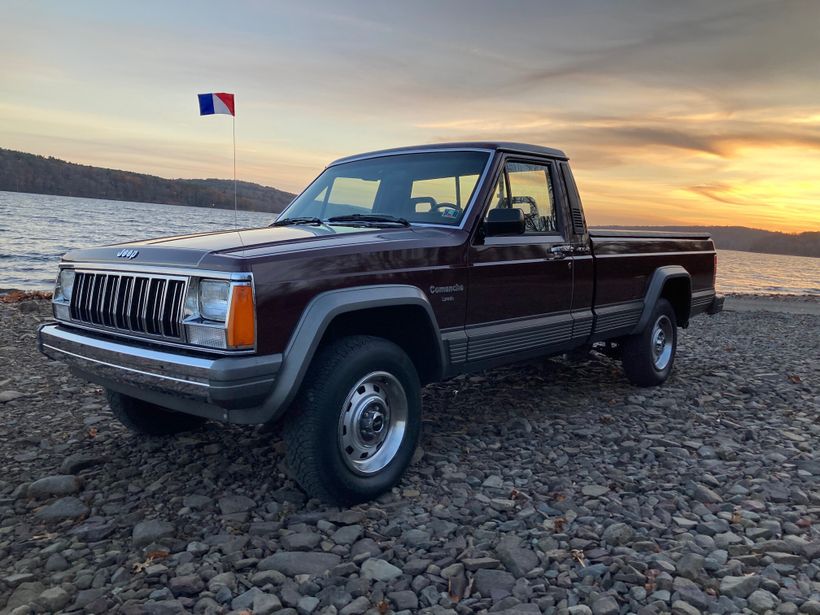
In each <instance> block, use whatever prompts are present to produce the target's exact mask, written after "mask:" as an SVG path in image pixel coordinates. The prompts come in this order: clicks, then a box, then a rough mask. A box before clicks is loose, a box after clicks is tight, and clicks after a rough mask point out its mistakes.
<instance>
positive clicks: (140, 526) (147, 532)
mask: <svg viewBox="0 0 820 615" xmlns="http://www.w3.org/2000/svg"><path fill="white" fill-rule="evenodd" d="M174 532H175V527H174V524H173V523H171V522H169V521H162V520H159V519H150V520H148V521H142V522H140V523H137V524H136V525H135V526H134V529H133V530H132V532H131V540H132V541H133V543H134V546H137V547H142V546H145V545H149V544H151V543H152V542H157V541H159V540H162V539H163V538H169V537H171V536H173V535H174Z"/></svg>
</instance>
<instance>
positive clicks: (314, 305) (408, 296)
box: [228, 284, 446, 424]
mask: <svg viewBox="0 0 820 615" xmlns="http://www.w3.org/2000/svg"><path fill="white" fill-rule="evenodd" d="M393 306H419V307H421V308H423V309H424V310H425V311H426V312H427V316H428V317H429V318H430V325H431V326H432V328H433V333H434V334H435V338H436V341H437V343H438V346H439V356H440V358H439V360H440V365H441V366H442V368H444V366H445V365H446V362H445V354H444V346H443V344H442V343H441V335H440V333H439V328H438V323H437V322H436V317H435V314H434V313H433V307H432V306H431V305H430V301H429V300H428V299H427V296H426V295H425V294H424V293H423V292H422V291H421V290H420V289H419V288H417V287H416V286H410V285H405V284H382V285H377V286H360V287H354V288H344V289H339V290H330V291H327V292H324V293H321V294H319V295H317V296H316V297H314V298H313V299H312V300H311V302H310V303H309V304H308V306H307V307H306V308H305V311H304V312H303V313H302V317H301V318H300V319H299V322H298V323H297V324H296V327H295V328H294V331H293V334H292V335H291V337H290V341H289V342H288V345H287V348H286V349H285V352H284V354H283V360H282V368H281V369H280V370H279V373H278V374H277V378H276V384H275V385H274V387H273V390H272V391H271V393H270V395H269V396H268V398H267V399H266V400H265V401H264V402H263V403H262V405H261V406H259V407H258V408H248V409H242V410H229V411H228V412H229V418H228V421H229V422H231V423H245V424H258V423H265V422H268V421H272V420H275V419H277V418H279V417H280V416H281V415H282V413H283V412H284V411H285V410H286V409H287V407H288V404H289V403H290V402H291V401H292V400H293V398H294V397H295V396H296V392H297V391H298V390H299V387H300V386H301V384H302V380H303V379H304V377H305V373H306V372H307V370H308V367H309V366H310V362H311V360H312V359H313V355H314V354H315V353H316V349H317V347H318V346H319V342H320V341H321V339H322V336H323V335H324V334H325V331H326V330H327V327H328V325H329V324H330V323H331V322H332V321H333V319H334V318H335V317H336V316H338V315H340V314H344V313H347V312H355V311H359V310H367V309H373V308H380V307H393Z"/></svg>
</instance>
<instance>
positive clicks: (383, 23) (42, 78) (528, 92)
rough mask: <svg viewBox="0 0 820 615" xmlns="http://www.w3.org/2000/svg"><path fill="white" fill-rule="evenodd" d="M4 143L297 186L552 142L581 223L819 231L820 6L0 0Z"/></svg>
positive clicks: (170, 171)
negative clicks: (572, 180)
mask: <svg viewBox="0 0 820 615" xmlns="http://www.w3.org/2000/svg"><path fill="white" fill-rule="evenodd" d="M3 21H4V27H3V36H2V37H0V84H2V89H0V92H2V96H0V147H6V148H10V149H18V150H23V151H29V152H33V153H37V154H42V155H50V156H56V157H59V158H63V159H67V160H71V161H73V162H80V163H85V164H93V165H99V166H106V167H112V168H120V169H127V170H134V171H140V172H146V173H152V174H157V175H161V176H164V177H229V176H230V174H231V126H230V120H229V119H228V118H227V117H225V116H216V117H206V118H200V117H198V115H197V103H196V94H197V93H199V92H212V91H228V92H235V93H236V95H237V121H236V132H237V157H238V168H239V177H240V179H246V180H249V181H255V182H259V183H262V184H266V185H272V186H276V187H278V188H282V189H285V190H290V191H294V192H296V191H299V190H301V189H302V188H303V187H304V186H305V185H306V183H307V182H308V181H309V180H310V179H312V178H313V177H314V176H315V175H316V174H318V172H319V171H320V170H321V168H322V167H323V166H324V164H326V163H327V162H329V161H330V160H332V159H334V158H337V157H340V156H343V155H347V154H351V153H355V152H358V151H365V150H372V149H380V148H384V147H394V146H400V145H410V144H416V143H425V142H439V141H454V140H514V141H524V142H530V143H538V144H543V145H550V146H553V147H558V148H561V149H563V150H565V151H566V152H567V153H568V154H569V156H570V158H571V159H572V163H573V165H574V169H575V173H576V175H577V177H578V181H579V184H580V188H581V190H582V193H583V197H584V204H585V208H586V209H587V217H588V219H589V220H590V222H591V223H593V224H626V225H630V224H631V225H634V224H651V225H654V224H718V225H744V226H751V227H758V228H765V229H770V230H781V231H789V232H795V231H805V230H815V231H816V230H820V68H818V66H820V64H818V58H820V34H818V28H817V24H818V23H820V3H817V2H810V1H808V0H793V1H790V0H782V1H774V0H771V1H770V0H724V1H722V2H714V1H713V0H708V1H701V0H681V1H680V2H674V3H672V2H669V3H658V2H656V1H655V0H625V1H623V2H617V3H616V2H609V1H608V0H595V1H593V0H580V1H574V2H542V1H540V0H537V1H527V2H519V1H516V2H497V1H495V0H493V1H489V0H450V1H447V2H439V1H435V2H434V1H428V0H421V1H416V2H404V3H393V2H371V1H364V0H356V1H348V0H338V1H336V0H334V1H332V2H331V1H329V0H323V1H319V2H306V3H294V2H287V3H284V2H282V3H279V2H262V1H261V0H260V1H253V0H247V1H244V2H235V3H229V5H228V4H226V3H224V2H219V3H217V2H214V3H211V2H200V3H196V4H191V3H183V2H168V1H167V0H166V1H164V2H155V1H153V0H150V1H146V2H140V3H111V2H103V1H99V2H91V1H82V0H77V1H75V2H65V3H58V2H45V1H40V0H25V1H24V0H12V1H11V2H6V3H5V5H4V11H3Z"/></svg>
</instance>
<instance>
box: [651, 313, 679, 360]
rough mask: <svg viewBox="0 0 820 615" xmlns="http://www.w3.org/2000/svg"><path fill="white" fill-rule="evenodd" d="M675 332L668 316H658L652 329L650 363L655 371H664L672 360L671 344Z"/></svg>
mask: <svg viewBox="0 0 820 615" xmlns="http://www.w3.org/2000/svg"><path fill="white" fill-rule="evenodd" d="M674 334H675V332H674V331H673V330H672V321H671V320H669V317H668V316H660V317H658V320H656V321H655V325H654V326H653V327H652V362H653V363H654V365H655V369H657V370H664V369H666V367H667V366H668V365H669V362H670V361H671V360H672V342H673V341H674V339H675V337H674Z"/></svg>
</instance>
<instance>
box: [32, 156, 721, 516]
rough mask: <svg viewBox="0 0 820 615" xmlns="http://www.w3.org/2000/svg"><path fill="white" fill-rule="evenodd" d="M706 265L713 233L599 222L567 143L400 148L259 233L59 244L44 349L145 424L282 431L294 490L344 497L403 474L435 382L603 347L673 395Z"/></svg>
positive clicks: (309, 195)
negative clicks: (76, 246) (587, 208)
mask: <svg viewBox="0 0 820 615" xmlns="http://www.w3.org/2000/svg"><path fill="white" fill-rule="evenodd" d="M715 267H716V256H715V248H714V245H713V243H712V241H711V240H710V239H709V236H708V235H700V234H668V233H667V234H660V233H645V232H627V231H618V232H612V231H591V230H589V229H588V228H587V225H586V222H585V219H584V214H583V210H582V208H581V200H580V198H579V196H578V191H577V189H576V185H575V181H574V179H573V177H572V173H571V171H570V168H569V164H568V163H567V157H566V156H565V155H564V154H563V153H562V152H561V151H559V150H555V149H549V148H546V147H537V146H532V145H522V144H516V143H457V144H446V145H431V146H423V147H413V148H402V149H394V150H387V151H381V152H375V153H369V154H363V155H360V156H352V157H349V158H343V159H341V160H337V161H336V162H334V163H332V164H331V165H329V166H328V167H327V168H326V169H325V170H324V172H323V173H322V174H321V175H320V176H319V177H318V178H317V179H316V180H315V181H314V182H313V183H312V184H310V185H309V186H308V187H307V189H306V190H305V191H304V192H302V194H301V195H300V196H298V197H297V198H296V199H295V200H294V201H293V203H291V205H290V206H289V207H288V208H287V209H286V210H285V211H284V212H283V213H282V214H281V215H280V216H279V217H278V219H277V220H276V221H275V222H274V223H273V224H272V225H271V226H270V227H268V228H256V229H246V230H240V231H225V232H218V233H208V234H199V235H191V236H185V237H170V238H166V239H154V240H149V241H137V242H132V243H127V244H121V245H117V246H112V247H103V248H92V249H84V250H77V251H75V252H71V253H69V254H67V255H66V256H65V257H63V260H62V262H61V264H60V273H59V276H58V278H57V284H56V289H55V292H54V299H53V309H54V317H55V319H56V321H57V322H56V323H51V324H47V325H44V326H42V327H41V329H40V332H39V346H40V349H41V350H42V352H44V353H45V354H46V355H48V356H49V357H51V358H53V359H58V360H61V361H65V362H66V363H68V364H69V365H70V366H71V369H72V370H73V371H74V372H75V373H76V374H77V375H79V376H81V377H82V378H85V379H87V380H89V381H91V382H95V383H97V384H99V385H101V386H102V387H104V388H105V390H106V392H107V396H108V400H109V403H110V406H111V410H112V412H113V414H114V416H115V417H117V418H118V419H119V420H120V421H121V422H122V423H124V424H125V425H126V426H127V427H129V428H131V429H133V430H135V431H137V432H141V433H144V434H152V435H162V434H171V433H175V432H180V431H183V430H188V429H191V428H194V427H196V426H197V425H199V424H200V423H202V422H204V421H206V420H208V419H216V420H220V421H227V422H231V423H243V424H259V423H268V422H272V421H280V422H281V428H282V430H283V432H284V436H285V441H286V445H287V461H288V464H289V467H290V468H291V470H292V471H293V473H294V475H295V477H296V478H297V479H298V481H299V482H300V484H301V485H302V487H303V488H304V489H305V490H306V491H307V492H308V493H309V494H310V495H312V496H316V497H319V498H322V499H324V500H326V501H329V502H337V503H352V502H357V501H362V500H366V499H369V498H372V497H374V496H376V495H378V494H380V493H382V492H384V491H385V490H388V489H390V488H391V487H392V486H393V485H395V484H396V483H397V482H398V480H399V479H400V477H401V475H402V473H403V471H404V470H405V468H406V467H407V465H408V463H409V462H410V459H411V457H412V455H413V451H414V449H415V447H416V443H417V440H418V438H419V428H420V424H421V395H420V389H421V386H422V385H424V384H426V383H430V382H436V381H440V380H443V379H446V378H450V377H452V376H454V375H457V374H461V373H464V372H468V371H474V370H480V369H485V368H489V367H492V366H496V365H500V364H503V363H510V362H514V361H521V360H526V359H532V358H535V357H540V356H546V355H554V354H559V353H565V352H568V351H571V350H578V349H588V348H590V347H591V346H592V345H593V344H596V343H605V345H606V350H608V351H612V352H619V354H620V356H621V357H622V360H623V367H624V371H625V373H626V376H627V378H629V379H630V380H631V381H632V382H633V383H635V384H636V385H638V386H652V385H658V384H661V383H663V382H664V381H665V380H666V379H667V378H668V377H669V374H670V372H671V370H672V366H673V363H674V360H675V348H676V342H677V329H678V327H686V326H688V325H689V322H690V320H691V319H692V317H693V316H695V315H696V314H699V313H702V312H709V313H715V312H718V311H720V309H721V307H722V298H720V297H716V295H715Z"/></svg>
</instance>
